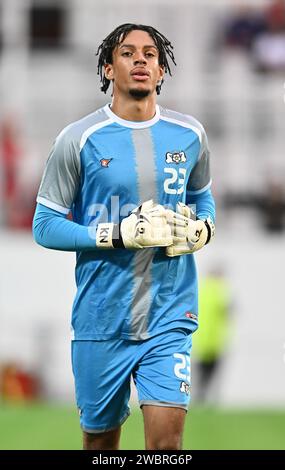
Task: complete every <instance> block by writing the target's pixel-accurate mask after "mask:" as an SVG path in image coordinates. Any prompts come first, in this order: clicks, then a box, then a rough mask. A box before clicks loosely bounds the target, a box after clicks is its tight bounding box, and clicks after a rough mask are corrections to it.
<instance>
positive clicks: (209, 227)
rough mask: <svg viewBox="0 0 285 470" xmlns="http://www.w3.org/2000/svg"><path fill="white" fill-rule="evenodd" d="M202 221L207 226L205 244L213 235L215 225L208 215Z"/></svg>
mask: <svg viewBox="0 0 285 470" xmlns="http://www.w3.org/2000/svg"><path fill="white" fill-rule="evenodd" d="M204 223H205V225H206V227H207V231H208V236H207V240H206V243H205V245H207V243H209V241H210V240H211V239H212V238H213V236H214V235H215V225H214V223H213V222H212V220H211V219H210V217H208V218H207V219H206V220H204Z"/></svg>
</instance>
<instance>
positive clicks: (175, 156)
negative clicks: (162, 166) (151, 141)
mask: <svg viewBox="0 0 285 470" xmlns="http://www.w3.org/2000/svg"><path fill="white" fill-rule="evenodd" d="M165 161H166V163H176V165H178V164H179V163H185V162H186V155H185V152H183V151H181V152H167V154H166V155H165Z"/></svg>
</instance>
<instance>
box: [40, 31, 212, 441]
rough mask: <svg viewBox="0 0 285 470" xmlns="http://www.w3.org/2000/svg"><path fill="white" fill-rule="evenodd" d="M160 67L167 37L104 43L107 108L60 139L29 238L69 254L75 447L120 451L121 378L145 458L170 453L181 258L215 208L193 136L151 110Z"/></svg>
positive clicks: (185, 287) (184, 392)
mask: <svg viewBox="0 0 285 470" xmlns="http://www.w3.org/2000/svg"><path fill="white" fill-rule="evenodd" d="M169 60H171V61H172V62H173V63H175V59H174V55H173V52H172V45H171V43H170V41H169V40H168V39H167V38H166V37H165V36H163V35H162V34H161V33H160V32H159V31H157V30H156V29H154V28H153V27H151V26H145V25H135V24H124V25H121V26H119V27H118V28H116V29H115V30H114V31H112V32H111V33H110V34H109V35H108V36H107V37H106V38H105V39H104V41H103V42H102V44H101V45H100V46H99V48H98V73H99V75H100V78H101V83H102V87H101V90H102V91H103V92H105V93H106V91H107V90H108V88H109V86H110V85H111V88H112V102H111V103H108V104H106V105H105V106H103V107H102V108H100V109H98V110H96V111H94V112H92V113H91V114H89V115H88V116H86V117H83V118H82V119H80V120H79V121H77V122H74V123H72V124H70V125H69V126H67V127H66V128H65V129H64V130H63V131H62V132H61V133H60V134H59V135H58V137H57V138H56V140H55V142H54V145H53V147H52V149H51V153H50V156H49V158H48V161H47V164H46V167H45V170H44V174H43V177H42V182H41V185H40V188H39V192H38V196H37V207H36V212H35V216H34V222H33V231H34V237H35V239H36V241H37V242H38V243H39V244H41V245H42V246H45V247H47V248H51V249H56V250H66V251H75V252H76V284H77V293H76V297H75V300H74V304H73V311H72V369H73V374H74V380H75V392H76V401H77V406H78V409H79V415H80V424H81V428H82V431H83V447H84V449H118V448H119V442H120V432H121V426H122V424H123V423H124V421H125V420H126V419H127V417H128V415H129V413H130V410H129V405H128V403H129V397H130V379H131V377H133V379H134V383H135V385H136V387H137V391H138V398H139V404H140V407H141V409H142V412H143V417H144V426H145V446H146V449H154V450H156V449H160V450H163V449H177V450H179V449H181V448H182V436H183V428H184V420H185V415H186V411H187V409H188V405H189V401H190V350H191V337H192V333H193V332H194V331H195V330H196V329H197V326H198V317H197V315H198V305H197V304H198V300H197V274H196V268H195V262H194V257H193V254H192V253H194V252H195V251H197V250H199V249H201V248H202V247H203V246H204V245H206V244H207V243H208V242H209V241H210V240H211V238H212V237H213V235H214V219H215V207H214V200H213V197H212V194H211V189H210V186H211V178H210V166H209V149H208V142H207V137H206V133H205V130H204V128H203V127H202V125H201V124H200V123H199V122H198V121H197V120H196V119H194V118H193V117H191V116H189V115H185V114H181V113H178V112H175V111H171V110H169V109H164V108H163V107H161V106H159V105H158V104H157V103H156V99H157V95H158V94H160V91H161V87H162V85H163V81H164V76H165V74H166V73H169V74H170V73H171V70H170V66H169ZM190 206H191V207H192V206H193V207H194V206H196V215H197V217H196V215H195V213H194V211H193V210H192V209H191V208H190ZM69 215H71V216H72V217H68V216H69ZM71 219H72V220H71ZM185 447H186V448H189V443H185Z"/></svg>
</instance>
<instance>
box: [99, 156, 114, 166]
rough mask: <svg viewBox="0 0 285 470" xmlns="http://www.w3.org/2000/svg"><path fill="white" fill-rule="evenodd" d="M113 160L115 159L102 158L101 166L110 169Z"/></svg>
mask: <svg viewBox="0 0 285 470" xmlns="http://www.w3.org/2000/svg"><path fill="white" fill-rule="evenodd" d="M111 160H113V158H101V160H100V163H101V166H103V167H104V168H108V166H109V163H110V161H111Z"/></svg>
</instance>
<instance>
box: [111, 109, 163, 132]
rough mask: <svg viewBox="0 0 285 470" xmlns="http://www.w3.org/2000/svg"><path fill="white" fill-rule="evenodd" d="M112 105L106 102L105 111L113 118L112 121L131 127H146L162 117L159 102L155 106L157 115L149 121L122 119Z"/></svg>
mask: <svg viewBox="0 0 285 470" xmlns="http://www.w3.org/2000/svg"><path fill="white" fill-rule="evenodd" d="M110 106H111V105H110V104H109V103H108V104H106V106H104V111H105V112H106V114H107V115H108V116H109V117H110V118H111V119H112V121H114V122H117V123H118V124H120V125H121V126H124V127H130V128H131V129H144V128H146V127H150V126H153V125H154V124H155V123H156V122H158V121H159V118H160V109H159V106H158V104H157V105H156V106H155V115H154V116H153V118H152V119H149V120H148V121H127V120H126V119H122V118H120V117H119V116H117V114H115V113H113V111H112V110H111V108H110Z"/></svg>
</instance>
